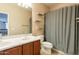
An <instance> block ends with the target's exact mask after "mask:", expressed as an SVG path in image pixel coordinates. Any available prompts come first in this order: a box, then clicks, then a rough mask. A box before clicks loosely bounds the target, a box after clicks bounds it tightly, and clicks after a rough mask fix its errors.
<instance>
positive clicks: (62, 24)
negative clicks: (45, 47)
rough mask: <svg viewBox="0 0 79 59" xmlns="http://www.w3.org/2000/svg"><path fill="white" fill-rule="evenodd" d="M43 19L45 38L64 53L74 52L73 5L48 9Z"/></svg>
mask: <svg viewBox="0 0 79 59" xmlns="http://www.w3.org/2000/svg"><path fill="white" fill-rule="evenodd" d="M45 21H46V22H45V37H46V40H47V41H49V42H51V43H52V44H53V45H54V47H56V48H57V49H59V50H61V51H63V52H64V53H67V54H74V39H75V32H74V31H75V6H70V7H64V8H61V9H58V10H55V11H50V12H48V13H47V14H46V18H45Z"/></svg>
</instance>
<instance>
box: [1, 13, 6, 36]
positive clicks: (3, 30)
mask: <svg viewBox="0 0 79 59" xmlns="http://www.w3.org/2000/svg"><path fill="white" fill-rule="evenodd" d="M5 35H8V13H5V12H0V36H5Z"/></svg>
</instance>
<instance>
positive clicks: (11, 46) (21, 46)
mask: <svg viewBox="0 0 79 59" xmlns="http://www.w3.org/2000/svg"><path fill="white" fill-rule="evenodd" d="M24 38H26V37H21V38H13V39H8V40H3V41H2V42H4V43H5V44H4V43H0V44H3V45H2V46H1V45H0V55H40V48H41V47H40V38H35V37H34V38H33V37H29V38H28V39H24ZM12 40H14V41H12ZM6 42H7V43H6Z"/></svg>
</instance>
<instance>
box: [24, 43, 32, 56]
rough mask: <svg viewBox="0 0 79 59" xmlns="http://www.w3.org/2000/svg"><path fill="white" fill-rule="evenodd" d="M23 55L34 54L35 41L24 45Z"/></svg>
mask: <svg viewBox="0 0 79 59" xmlns="http://www.w3.org/2000/svg"><path fill="white" fill-rule="evenodd" d="M23 55H33V42H31V43H27V44H24V45H23Z"/></svg>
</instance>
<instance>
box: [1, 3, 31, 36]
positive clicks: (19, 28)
mask: <svg viewBox="0 0 79 59" xmlns="http://www.w3.org/2000/svg"><path fill="white" fill-rule="evenodd" d="M0 11H2V12H7V13H8V14H9V34H10V35H13V34H23V33H29V18H30V17H31V11H29V10H26V9H25V8H22V7H19V6H18V5H17V4H0ZM23 25H28V26H23Z"/></svg>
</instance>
